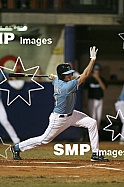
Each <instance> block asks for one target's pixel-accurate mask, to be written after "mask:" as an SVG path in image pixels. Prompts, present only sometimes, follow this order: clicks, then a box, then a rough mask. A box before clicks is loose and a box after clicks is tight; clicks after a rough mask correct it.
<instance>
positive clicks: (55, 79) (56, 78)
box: [52, 77, 58, 86]
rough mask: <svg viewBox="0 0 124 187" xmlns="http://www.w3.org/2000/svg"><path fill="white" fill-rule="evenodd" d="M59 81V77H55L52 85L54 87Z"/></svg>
mask: <svg viewBox="0 0 124 187" xmlns="http://www.w3.org/2000/svg"><path fill="white" fill-rule="evenodd" d="M57 80H58V77H55V78H54V80H53V81H52V85H53V86H54V84H55V82H56V81H57Z"/></svg>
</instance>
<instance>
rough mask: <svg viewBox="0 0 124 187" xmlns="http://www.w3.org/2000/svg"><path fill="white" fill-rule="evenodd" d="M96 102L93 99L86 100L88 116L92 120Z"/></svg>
mask: <svg viewBox="0 0 124 187" xmlns="http://www.w3.org/2000/svg"><path fill="white" fill-rule="evenodd" d="M96 104H97V103H96V100H95V99H89V100H88V111H89V116H90V117H92V118H93V119H96Z"/></svg>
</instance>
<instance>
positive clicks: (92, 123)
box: [89, 118, 97, 129]
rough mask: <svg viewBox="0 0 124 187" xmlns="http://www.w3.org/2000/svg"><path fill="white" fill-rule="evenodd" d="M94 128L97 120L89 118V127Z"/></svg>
mask: <svg viewBox="0 0 124 187" xmlns="http://www.w3.org/2000/svg"><path fill="white" fill-rule="evenodd" d="M95 128H97V121H96V120H95V119H93V118H91V121H90V123H89V129H95Z"/></svg>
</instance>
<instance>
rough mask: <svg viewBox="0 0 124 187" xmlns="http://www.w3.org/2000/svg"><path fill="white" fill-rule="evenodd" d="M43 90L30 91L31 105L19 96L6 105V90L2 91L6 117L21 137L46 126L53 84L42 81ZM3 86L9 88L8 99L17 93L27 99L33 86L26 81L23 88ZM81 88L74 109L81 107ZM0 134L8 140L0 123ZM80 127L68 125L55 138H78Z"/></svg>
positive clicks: (29, 135) (43, 129)
mask: <svg viewBox="0 0 124 187" xmlns="http://www.w3.org/2000/svg"><path fill="white" fill-rule="evenodd" d="M42 85H43V86H44V88H45V89H44V90H39V91H33V92H31V101H32V104H31V106H28V105H27V104H26V103H25V102H24V101H22V100H21V99H20V98H18V99H16V100H15V101H14V102H13V103H12V104H11V105H10V106H8V105H7V92H5V91H2V98H3V103H4V106H5V108H6V111H7V114H8V119H9V121H10V122H11V124H12V125H13V127H14V128H15V130H16V132H17V134H18V135H19V137H20V138H21V140H23V139H27V138H29V137H34V136H38V135H41V134H42V133H43V132H44V131H45V129H46V128H47V126H48V122H49V115H50V113H51V112H52V110H53V107H54V99H53V86H52V84H51V83H49V82H42ZM2 87H3V88H7V89H10V101H11V100H12V99H14V97H16V96H17V95H18V94H20V95H21V96H22V97H24V98H25V100H27V101H28V90H29V89H31V88H35V87H36V85H35V84H34V83H33V82H32V83H31V82H26V83H25V85H24V87H23V89H22V90H20V91H17V90H15V89H13V88H12V87H10V86H9V84H8V83H4V84H3V85H2ZM81 90H82V88H81V87H80V89H79V91H78V93H77V104H76V109H78V110H81V108H82V95H81ZM0 136H1V137H2V138H3V139H4V140H9V136H8V134H7V133H6V131H5V130H4V128H3V127H2V126H1V125H0ZM79 138H80V128H76V127H70V128H69V129H67V130H66V131H65V132H63V133H62V134H61V135H59V136H58V137H57V139H68V140H69V139H79Z"/></svg>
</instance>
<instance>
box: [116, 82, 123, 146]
mask: <svg viewBox="0 0 124 187" xmlns="http://www.w3.org/2000/svg"><path fill="white" fill-rule="evenodd" d="M115 109H116V111H117V112H118V110H119V109H120V110H121V112H122V115H123V116H124V85H123V88H122V91H121V94H120V96H119V98H118V101H117V102H116V103H115ZM119 115H120V113H119ZM123 116H121V115H120V120H121V122H122V129H121V135H122V136H121V137H120V142H119V143H120V144H121V145H124V118H123Z"/></svg>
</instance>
